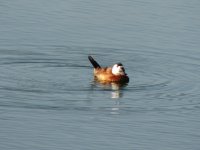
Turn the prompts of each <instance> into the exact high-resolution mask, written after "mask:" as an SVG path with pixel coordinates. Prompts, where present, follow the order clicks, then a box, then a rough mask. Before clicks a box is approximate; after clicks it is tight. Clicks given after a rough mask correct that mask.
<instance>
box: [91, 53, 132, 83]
mask: <svg viewBox="0 0 200 150" xmlns="http://www.w3.org/2000/svg"><path fill="white" fill-rule="evenodd" d="M88 58H89V60H90V62H91V63H92V65H93V66H94V78H95V79H96V80H98V81H100V82H105V83H109V82H118V83H128V82H129V77H128V76H127V75H126V74H125V72H124V74H118V75H115V74H113V71H112V70H113V68H112V67H105V68H102V67H100V65H99V64H98V63H97V62H96V61H95V60H94V59H93V58H92V57H91V56H89V57H88ZM123 71H125V70H123Z"/></svg>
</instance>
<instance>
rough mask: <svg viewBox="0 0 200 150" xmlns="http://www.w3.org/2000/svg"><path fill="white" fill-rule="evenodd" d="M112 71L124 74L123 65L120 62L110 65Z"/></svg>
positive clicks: (115, 73)
mask: <svg viewBox="0 0 200 150" xmlns="http://www.w3.org/2000/svg"><path fill="white" fill-rule="evenodd" d="M112 73H113V74H114V75H126V73H125V69H124V67H123V65H122V64H121V63H118V64H115V65H114V66H113V67H112Z"/></svg>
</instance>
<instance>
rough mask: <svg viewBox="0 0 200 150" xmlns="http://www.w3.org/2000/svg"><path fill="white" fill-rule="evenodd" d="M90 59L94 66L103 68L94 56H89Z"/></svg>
mask: <svg viewBox="0 0 200 150" xmlns="http://www.w3.org/2000/svg"><path fill="white" fill-rule="evenodd" d="M88 59H89V60H90V62H91V64H92V65H93V67H94V68H101V66H100V65H99V64H98V63H97V62H96V61H95V60H94V59H93V58H92V56H88Z"/></svg>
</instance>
